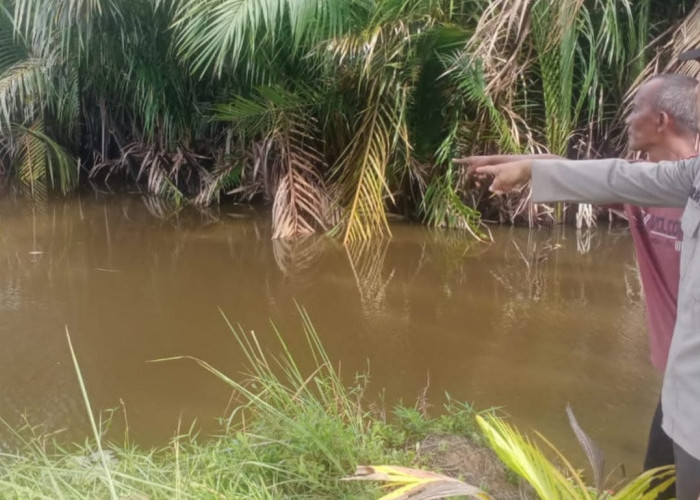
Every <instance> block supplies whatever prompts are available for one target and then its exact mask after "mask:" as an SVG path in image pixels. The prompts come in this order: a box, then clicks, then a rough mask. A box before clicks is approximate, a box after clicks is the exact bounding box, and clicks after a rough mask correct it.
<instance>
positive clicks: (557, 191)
mask: <svg viewBox="0 0 700 500" xmlns="http://www.w3.org/2000/svg"><path fill="white" fill-rule="evenodd" d="M699 171H700V159H699V158H698V157H694V158H689V159H686V160H680V161H673V162H671V161H664V162H661V163H647V162H634V163H631V162H628V161H625V160H616V159H615V160H578V161H576V160H534V161H533V162H532V201H534V202H552V201H568V202H578V203H630V204H632V205H644V206H667V207H683V206H685V204H686V202H687V199H688V194H689V193H690V191H691V189H692V188H693V182H694V180H695V178H696V176H697V174H698V172H699Z"/></svg>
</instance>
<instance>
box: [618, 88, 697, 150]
mask: <svg viewBox="0 0 700 500" xmlns="http://www.w3.org/2000/svg"><path fill="white" fill-rule="evenodd" d="M658 84H659V82H656V81H651V82H647V83H644V84H642V86H641V87H639V90H638V91H637V95H635V96H634V100H633V101H632V112H631V113H630V115H629V116H628V117H627V120H626V121H627V137H628V141H629V147H630V149H632V150H634V151H648V150H649V148H651V147H652V146H654V145H655V144H657V143H658V142H659V140H660V134H659V128H658V120H659V113H658V111H657V110H655V109H654V97H655V94H656V86H657V85H658ZM698 99H699V100H698V106H700V95H699V96H698Z"/></svg>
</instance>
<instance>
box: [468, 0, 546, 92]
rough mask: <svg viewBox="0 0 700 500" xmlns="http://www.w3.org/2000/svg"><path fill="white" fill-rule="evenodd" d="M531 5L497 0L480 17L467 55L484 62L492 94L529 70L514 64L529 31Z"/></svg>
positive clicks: (519, 0) (516, 0) (524, 1)
mask: <svg viewBox="0 0 700 500" xmlns="http://www.w3.org/2000/svg"><path fill="white" fill-rule="evenodd" d="M531 3H532V2H531V0H496V1H494V2H491V3H490V4H489V6H488V7H487V8H486V10H485V11H484V12H483V13H482V15H481V17H480V18H479V24H478V25H477V27H476V31H475V32H474V35H473V36H472V37H471V38H470V40H469V42H468V44H467V50H466V51H465V55H466V54H471V55H473V56H475V57H477V58H479V59H481V60H482V61H483V63H484V68H485V72H486V75H487V80H488V81H489V87H488V90H489V91H492V92H499V91H500V90H503V88H502V86H508V85H510V83H509V81H510V79H511V78H513V77H516V78H517V76H518V74H520V73H521V72H522V71H524V69H525V68H526V65H525V64H514V63H515V61H516V60H517V58H518V56H519V51H520V49H522V48H523V47H524V44H523V41H524V39H525V37H526V36H527V34H528V32H529V31H530V7H531V5H530V4H531ZM506 72H507V73H508V75H507V78H506Z"/></svg>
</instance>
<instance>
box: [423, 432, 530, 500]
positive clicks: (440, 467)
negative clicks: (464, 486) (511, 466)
mask: <svg viewBox="0 0 700 500" xmlns="http://www.w3.org/2000/svg"><path fill="white" fill-rule="evenodd" d="M418 453H419V457H420V459H421V461H422V462H424V463H426V465H427V467H428V468H429V469H430V470H433V471H435V472H440V473H442V474H445V475H446V476H450V477H454V478H457V479H460V480H462V481H464V482H466V483H469V484H472V485H474V486H478V487H479V488H481V489H482V490H484V491H485V492H486V493H488V494H489V495H490V496H491V497H492V498H494V500H525V499H527V500H529V499H535V498H537V497H536V495H535V493H534V492H533V490H532V489H531V488H530V487H529V486H528V485H527V484H525V483H524V482H522V481H520V482H519V483H518V482H517V480H515V481H514V480H513V479H509V478H508V476H507V474H506V468H505V466H504V465H503V464H502V463H501V462H500V461H499V460H498V457H496V454H495V453H494V452H493V451H491V450H490V449H488V448H486V447H484V446H479V445H477V444H475V443H473V442H472V441H470V440H469V439H468V438H466V437H463V436H457V435H452V434H445V435H433V436H428V437H427V438H426V439H425V440H423V442H422V443H420V445H419V448H418Z"/></svg>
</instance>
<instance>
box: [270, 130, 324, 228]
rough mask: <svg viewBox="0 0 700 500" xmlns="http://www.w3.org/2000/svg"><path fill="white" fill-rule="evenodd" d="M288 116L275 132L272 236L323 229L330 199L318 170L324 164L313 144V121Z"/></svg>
mask: <svg viewBox="0 0 700 500" xmlns="http://www.w3.org/2000/svg"><path fill="white" fill-rule="evenodd" d="M294 118H297V117H290V118H289V119H287V120H286V123H284V124H283V127H284V128H283V130H282V131H281V132H280V133H278V134H277V135H276V138H275V139H276V143H277V147H278V158H277V160H276V162H275V163H276V164H277V169H276V170H277V172H276V175H277V177H278V180H277V182H276V189H275V196H274V200H273V203H272V238H273V239H277V238H290V237H294V236H300V235H308V234H313V233H315V232H316V229H317V228H321V229H323V230H325V229H326V220H327V215H326V214H327V213H328V207H329V205H330V200H329V197H328V193H327V190H326V187H325V184H324V182H323V178H322V177H321V175H320V173H319V170H318V168H319V166H322V165H323V164H324V161H323V158H322V156H321V153H319V152H318V151H317V150H316V148H315V147H314V146H313V142H314V139H313V131H314V130H315V122H313V120H311V119H310V118H308V117H298V118H301V119H296V120H295V119H294Z"/></svg>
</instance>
